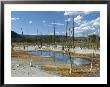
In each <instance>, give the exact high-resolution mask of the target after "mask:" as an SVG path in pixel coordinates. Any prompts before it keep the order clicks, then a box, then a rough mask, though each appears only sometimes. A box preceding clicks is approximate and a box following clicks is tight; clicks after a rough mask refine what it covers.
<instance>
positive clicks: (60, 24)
mask: <svg viewBox="0 0 110 87" xmlns="http://www.w3.org/2000/svg"><path fill="white" fill-rule="evenodd" d="M51 24H52V25H59V26H63V25H64V24H62V23H51Z"/></svg>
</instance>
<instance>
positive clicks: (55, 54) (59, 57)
mask: <svg viewBox="0 0 110 87" xmlns="http://www.w3.org/2000/svg"><path fill="white" fill-rule="evenodd" d="M31 53H32V54H36V55H43V56H52V57H54V58H53V61H54V62H64V63H70V56H68V55H64V54H63V53H58V52H49V51H41V50H37V51H31ZM43 61H51V60H49V59H47V58H45V59H43ZM71 62H72V63H73V64H76V65H80V64H91V61H88V60H85V59H80V58H71Z"/></svg>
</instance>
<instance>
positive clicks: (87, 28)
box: [74, 17, 100, 35]
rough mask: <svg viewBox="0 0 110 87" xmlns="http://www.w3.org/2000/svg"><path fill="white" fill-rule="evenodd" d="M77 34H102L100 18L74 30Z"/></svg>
mask: <svg viewBox="0 0 110 87" xmlns="http://www.w3.org/2000/svg"><path fill="white" fill-rule="evenodd" d="M74 31H75V33H83V32H85V33H86V34H88V35H89V34H98V35H99V32H100V18H99V17H98V18H97V19H94V20H91V21H84V22H83V23H82V24H80V26H78V27H75V28H74Z"/></svg>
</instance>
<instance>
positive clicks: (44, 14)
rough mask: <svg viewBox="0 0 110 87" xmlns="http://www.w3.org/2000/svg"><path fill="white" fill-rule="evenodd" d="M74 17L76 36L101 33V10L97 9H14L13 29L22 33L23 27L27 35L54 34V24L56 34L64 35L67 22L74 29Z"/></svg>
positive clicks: (12, 13) (12, 16) (12, 14)
mask: <svg viewBox="0 0 110 87" xmlns="http://www.w3.org/2000/svg"><path fill="white" fill-rule="evenodd" d="M73 17H74V30H75V36H82V35H83V36H84V35H87V34H93V33H94V34H99V31H100V12H98V11H97V12H96V11H94V12H93V11H88V12H83V11H80V12H78V11H71V12H69V11H12V12H11V29H12V30H13V31H15V32H17V33H19V34H21V28H22V30H23V32H24V34H25V35H27V34H29V35H35V34H37V31H38V34H43V35H45V34H53V24H55V27H56V34H58V35H64V34H65V30H66V24H67V22H68V23H69V24H68V30H69V28H70V30H71V31H72V25H73Z"/></svg>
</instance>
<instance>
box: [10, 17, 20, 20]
mask: <svg viewBox="0 0 110 87" xmlns="http://www.w3.org/2000/svg"><path fill="white" fill-rule="evenodd" d="M19 19H20V18H18V17H12V18H11V20H12V21H16V20H19Z"/></svg>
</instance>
